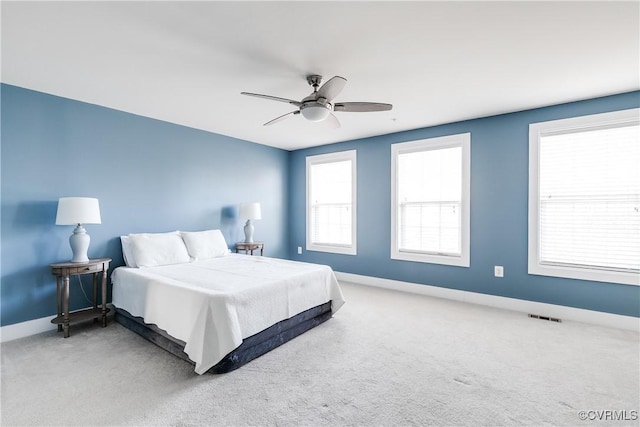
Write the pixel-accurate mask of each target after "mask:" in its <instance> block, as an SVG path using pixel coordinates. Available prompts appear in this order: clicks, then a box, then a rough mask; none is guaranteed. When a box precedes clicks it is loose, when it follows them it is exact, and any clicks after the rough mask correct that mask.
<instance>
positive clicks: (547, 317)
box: [529, 314, 562, 323]
mask: <svg viewBox="0 0 640 427" xmlns="http://www.w3.org/2000/svg"><path fill="white" fill-rule="evenodd" d="M529 317H531V318H532V319H541V320H548V321H550V322H557V323H561V322H562V320H560V319H558V318H555V317H549V316H541V315H539V314H529Z"/></svg>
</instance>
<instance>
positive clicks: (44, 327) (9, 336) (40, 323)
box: [0, 316, 58, 342]
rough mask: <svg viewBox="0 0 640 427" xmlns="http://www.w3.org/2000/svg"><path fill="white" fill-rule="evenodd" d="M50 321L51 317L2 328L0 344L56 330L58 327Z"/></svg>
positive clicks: (0, 329) (0, 330)
mask: <svg viewBox="0 0 640 427" xmlns="http://www.w3.org/2000/svg"><path fill="white" fill-rule="evenodd" d="M51 319H52V316H47V317H43V318H40V319H34V320H29V321H26V322H21V323H14V324H13V325H7V326H3V327H2V328H0V342H7V341H13V340H17V339H19V338H24V337H28V336H31V335H35V334H39V333H41V332H46V331H50V330H52V329H57V328H58V325H54V324H53V323H51Z"/></svg>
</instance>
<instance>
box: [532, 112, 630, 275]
mask: <svg viewBox="0 0 640 427" xmlns="http://www.w3.org/2000/svg"><path fill="white" fill-rule="evenodd" d="M539 150H540V151H539V156H540V160H539V260H540V263H541V264H548V265H560V266H570V267H584V268H593V269H603V270H611V271H640V128H639V127H638V124H637V123H635V124H629V123H628V124H624V125H609V126H603V127H599V128H590V129H585V130H579V131H563V132H559V133H550V134H543V135H541V136H540V147H539Z"/></svg>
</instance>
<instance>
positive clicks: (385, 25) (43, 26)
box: [1, 1, 640, 150]
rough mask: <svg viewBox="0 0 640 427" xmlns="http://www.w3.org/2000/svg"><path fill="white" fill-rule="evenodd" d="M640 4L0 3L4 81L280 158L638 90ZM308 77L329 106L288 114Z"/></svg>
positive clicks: (304, 89)
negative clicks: (326, 115)
mask: <svg viewBox="0 0 640 427" xmlns="http://www.w3.org/2000/svg"><path fill="white" fill-rule="evenodd" d="M639 10H640V3H639V2H637V1H631V2H605V1H602V2H562V3H561V2H480V1H474V2H362V1H357V2H326V1H321V2H270V1H262V2H217V1H209V2H204V1H202V2H178V1H174V2H8V1H2V10H1V13H2V81H3V82H4V83H9V84H12V85H16V86H21V87H25V88H29V89H35V90H38V91H42V92H47V93H51V94H54V95H59V96H63V97H67V98H72V99H77V100H81V101H85V102H89V103H93V104H98V105H102V106H106V107H110V108H115V109H118V110H122V111H126V112H130V113H135V114H139V115H142V116H147V117H152V118H156V119H160V120H165V121H168V122H172V123H177V124H181V125H185V126H190V127H193V128H197V129H203V130H207V131H211V132H215V133H219V134H223V135H229V136H232V137H236V138H240V139H244V140H248V141H253V142H256V143H260V144H266V145H270V146H274V147H280V148H283V149H287V150H292V149H297V148H304V147H310V146H315V145H321V144H327V143H333V142H339V141H345V140H351V139H357V138H362V137H367V136H373V135H380V134H386V133H392V132H397V131H402V130H408V129H416V128H421V127H426V126H432V125H437V124H442V123H450V122H454V121H459V120H464V119H470V118H477V117H484V116H489V115H495V114H501V113H506V112H512V111H518V110H523V109H529V108H535V107H540V106H545V105H551V104H557V103H562V102H567V101H574V100H580V99H587V98H592V97H597V96H603V95H609V94H615V93H621V92H627V91H631V90H636V89H639V88H640V81H639V80H640V77H639V76H640V70H639V68H640V65H639V64H640V60H639V52H640V33H639V28H640V22H639V13H640V12H639ZM307 74H321V75H323V76H325V81H326V80H327V79H328V78H330V77H332V76H334V75H340V76H343V77H345V78H347V79H348V83H347V85H346V87H345V89H344V90H343V91H342V93H341V94H340V95H339V96H338V97H337V98H336V101H338V102H341V101H342V102H344V101H373V102H387V103H391V104H393V110H391V111H385V112H375V113H347V112H336V116H337V117H338V118H339V120H340V122H341V123H342V127H340V128H339V129H329V128H327V127H326V126H323V125H322V124H321V123H320V124H318V123H312V122H308V121H306V120H305V119H304V118H303V117H302V116H292V117H290V118H289V119H287V120H285V121H282V122H280V123H277V124H274V125H272V126H268V127H264V126H262V124H263V123H265V122H267V121H268V120H271V119H273V118H275V117H277V116H279V115H282V114H285V113H287V112H289V111H292V110H294V109H295V107H293V106H291V105H288V104H286V103H279V102H274V101H267V100H263V99H259V98H252V97H247V96H241V95H240V92H241V91H248V92H258V93H264V94H269V95H275V96H279V97H284V98H290V99H295V100H300V99H302V98H303V97H305V96H306V95H308V94H309V93H311V88H310V87H309V86H308V85H307V82H306V80H305V76H306V75H307Z"/></svg>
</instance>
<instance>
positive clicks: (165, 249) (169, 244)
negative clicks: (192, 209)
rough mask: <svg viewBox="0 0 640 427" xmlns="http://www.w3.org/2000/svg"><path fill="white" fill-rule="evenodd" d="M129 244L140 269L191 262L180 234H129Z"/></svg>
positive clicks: (175, 232)
mask: <svg viewBox="0 0 640 427" xmlns="http://www.w3.org/2000/svg"><path fill="white" fill-rule="evenodd" d="M129 243H130V245H131V249H132V252H133V257H134V258H135V262H136V264H137V265H138V267H154V266H157V265H167V264H180V263H183V262H189V261H190V260H189V253H188V252H187V248H186V247H185V245H184V241H183V240H182V237H180V233H179V232H177V231H174V232H171V233H139V234H129Z"/></svg>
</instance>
